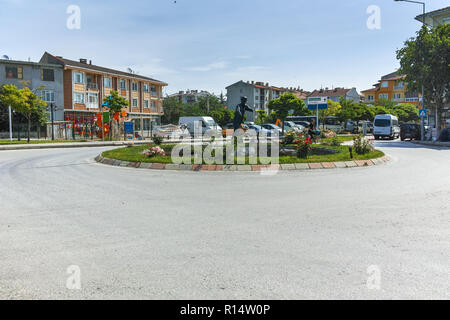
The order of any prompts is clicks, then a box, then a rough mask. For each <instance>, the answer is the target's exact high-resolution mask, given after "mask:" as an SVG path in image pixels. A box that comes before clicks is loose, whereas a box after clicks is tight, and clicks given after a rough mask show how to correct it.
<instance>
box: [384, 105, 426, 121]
mask: <svg viewBox="0 0 450 320" xmlns="http://www.w3.org/2000/svg"><path fill="white" fill-rule="evenodd" d="M389 111H390V113H392V114H394V115H396V116H397V117H398V120H399V121H400V122H417V121H419V110H418V109H417V107H416V106H415V105H413V104H410V103H401V104H398V105H396V106H395V107H393V108H392V109H389Z"/></svg>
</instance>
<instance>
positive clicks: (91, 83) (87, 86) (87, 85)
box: [86, 82, 98, 90]
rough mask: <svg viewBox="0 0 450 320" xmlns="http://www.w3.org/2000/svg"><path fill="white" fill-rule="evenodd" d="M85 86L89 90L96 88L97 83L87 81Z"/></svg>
mask: <svg viewBox="0 0 450 320" xmlns="http://www.w3.org/2000/svg"><path fill="white" fill-rule="evenodd" d="M86 88H87V89H90V90H98V85H97V84H96V83H93V82H89V83H88V84H86Z"/></svg>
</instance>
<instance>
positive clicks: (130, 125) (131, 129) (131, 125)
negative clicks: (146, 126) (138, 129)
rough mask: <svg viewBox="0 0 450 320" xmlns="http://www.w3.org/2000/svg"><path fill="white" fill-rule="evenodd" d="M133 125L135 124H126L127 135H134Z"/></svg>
mask: <svg viewBox="0 0 450 320" xmlns="http://www.w3.org/2000/svg"><path fill="white" fill-rule="evenodd" d="M133 125H134V122H125V132H126V133H133V131H134V130H133Z"/></svg>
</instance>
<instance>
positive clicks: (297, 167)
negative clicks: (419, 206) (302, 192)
mask: <svg viewBox="0 0 450 320" xmlns="http://www.w3.org/2000/svg"><path fill="white" fill-rule="evenodd" d="M95 161H97V162H98V163H102V164H105V165H110V166H118V167H128V168H140V169H153V170H169V171H202V172H204V171H226V172H231V171H235V172H236V171H241V172H251V171H256V172H268V171H278V170H282V171H305V170H306V171H313V170H320V169H322V170H330V169H342V168H358V167H359V168H362V167H371V166H377V165H382V164H385V163H386V162H388V161H390V158H389V157H388V156H383V157H380V158H375V159H369V160H353V161H340V162H310V163H289V164H281V165H280V164H273V165H236V164H233V165H215V164H212V165H211V164H193V165H191V164H173V163H150V162H128V161H121V160H115V159H108V158H103V157H102V156H101V155H98V156H97V157H95Z"/></svg>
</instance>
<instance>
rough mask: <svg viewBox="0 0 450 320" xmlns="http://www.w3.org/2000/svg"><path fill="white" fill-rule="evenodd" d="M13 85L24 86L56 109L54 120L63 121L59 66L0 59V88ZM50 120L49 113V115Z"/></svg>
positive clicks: (62, 92) (62, 91)
mask: <svg viewBox="0 0 450 320" xmlns="http://www.w3.org/2000/svg"><path fill="white" fill-rule="evenodd" d="M4 84H13V85H15V86H16V87H18V88H19V89H20V88H23V87H24V86H25V85H26V86H28V87H29V88H30V89H31V90H33V91H35V92H36V94H37V95H38V96H39V97H40V98H41V99H42V100H44V101H45V102H47V104H48V105H49V104H50V103H53V104H54V105H55V106H56V107H58V108H55V109H56V111H55V112H54V114H53V115H54V120H55V121H62V120H63V119H64V111H63V105H64V90H63V67H62V66H61V65H59V64H52V63H37V62H30V61H17V60H7V59H0V86H1V85H4ZM49 118H50V113H49Z"/></svg>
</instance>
